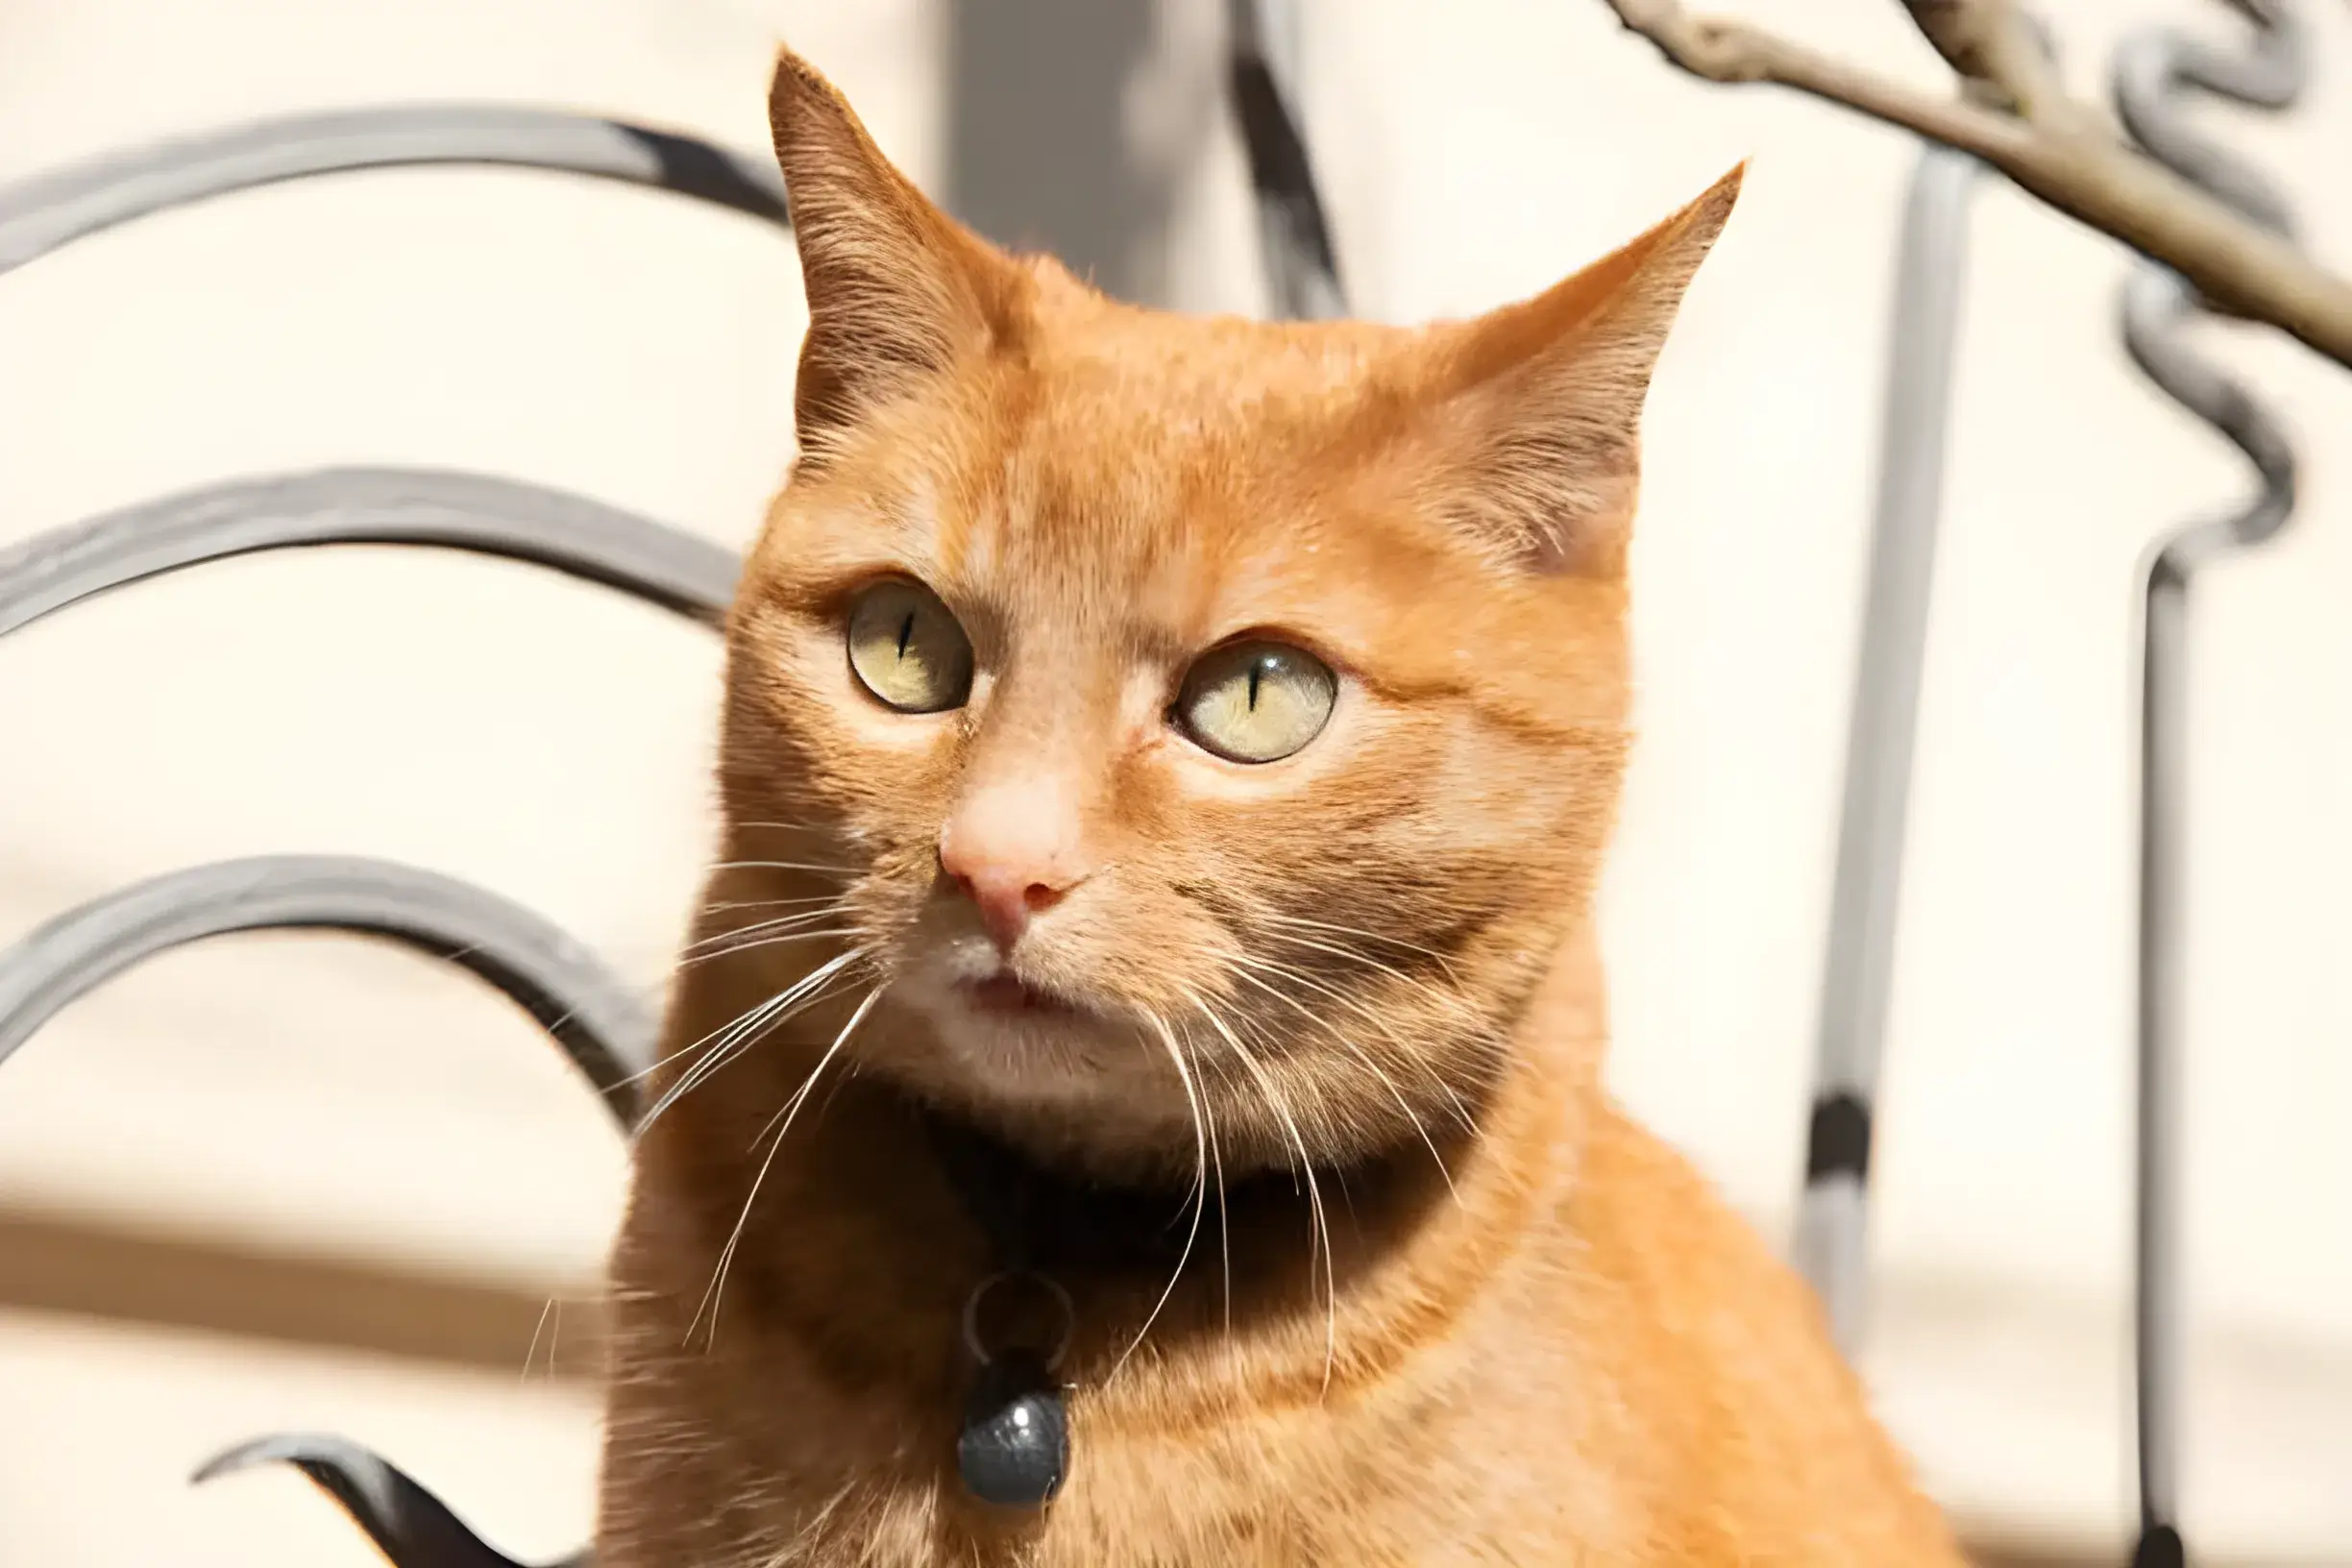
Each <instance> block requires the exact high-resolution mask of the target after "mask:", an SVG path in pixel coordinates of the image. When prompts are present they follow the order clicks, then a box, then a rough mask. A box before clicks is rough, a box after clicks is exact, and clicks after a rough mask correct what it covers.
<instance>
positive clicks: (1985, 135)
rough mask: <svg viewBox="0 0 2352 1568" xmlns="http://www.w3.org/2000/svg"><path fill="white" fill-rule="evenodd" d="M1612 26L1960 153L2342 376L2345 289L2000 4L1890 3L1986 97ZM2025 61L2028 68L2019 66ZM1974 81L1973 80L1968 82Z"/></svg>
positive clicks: (1784, 46)
mask: <svg viewBox="0 0 2352 1568" xmlns="http://www.w3.org/2000/svg"><path fill="white" fill-rule="evenodd" d="M1608 5H1609V8H1610V9H1611V10H1612V11H1614V12H1616V13H1617V19H1618V20H1619V21H1621V22H1622V23H1624V24H1625V26H1626V27H1627V28H1628V29H1629V30H1630V31H1632V32H1634V33H1637V34H1639V35H1641V37H1644V38H1647V39H1648V40H1649V41H1650V42H1651V43H1653V44H1654V45H1655V46H1656V47H1657V50H1658V52H1659V53H1660V54H1662V55H1664V56H1665V57H1666V58H1667V59H1668V60H1669V61H1673V62H1674V63H1675V64H1676V65H1678V66H1680V67H1681V68H1682V69H1683V70H1685V71H1688V72H1690V73H1691V74H1692V75H1694V76H1698V77H1702V78H1704V79H1705V80H1707V81H1709V82H1725V83H1743V82H1765V83H1770V84H1773V85H1774V86H1783V87H1789V88H1793V89H1795V90H1796V91H1799V92H1803V93H1809V94H1811V95H1812V96H1814V97H1816V98H1822V99H1825V100H1827V101H1828V102H1831V103H1836V104H1843V105H1844V106H1845V107H1847V108H1848V109H1851V110H1856V111H1857V112H1860V113H1863V114H1868V115H1870V116H1871V117H1872V118H1874V119H1878V120H1883V121H1885V122H1887V123H1888V124H1890V125H1896V126H1900V127H1901V128H1903V129H1904V130H1906V131H1910V132H1913V133H1915V134H1917V135H1923V136H1926V137H1929V138H1931V139H1933V140H1936V141H1940V142H1943V143H1945V144H1946V145H1948V146H1951V147H1956V148H1958V149H1959V150H1960V151H1962V152H1964V153H1971V154H1973V155H1974V156H1976V157H1977V158H1980V159H1984V161H1985V162H1986V163H1988V164H1990V165H1992V166H1993V167H1994V168H1997V169H1998V170H1999V171H2000V172H2001V173H2003V174H2005V175H2007V176H2008V177H2009V178H2010V179H2011V180H2012V181H2014V182H2015V183H2016V184H2018V185H2020V186H2021V187H2022V188H2023V189H2025V190H2027V191H2029V192H2031V193H2032V194H2033V195H2035V196H2038V197H2040V198H2041V199H2042V200H2043V201H2045V202H2046V203H2048V204H2049V205H2050V206H2052V207H2054V208H2058V209H2059V210H2060V211H2062V212H2065V213H2067V214H2068V215H2069V216H2070V217H2074V218H2077V219H2079V220H2080V221H2082V222H2084V223H2087V224H2089V225H2090V226H2091V227H2092V228H2094V229H2097V230H2100V231H2101V232H2103V233H2108V234H2112V235H2114V236H2115V237H2116V238H2117V239H2119V240H2121V241H2122V242H2123V243H2124V244H2126V245H2129V246H2131V247H2132V248H2133V249H2134V250H2136V251H2139V252H2140V253H2141V254H2143V255H2144V256H2147V257H2151V258H2152V259H2154V260H2157V261H2161V262H2163V263H2164V264H2165V265H2167V266H2168V267H2170V268H2172V269H2173V270H2174V271H2176V272H2178V273H2179V274H2181V276H2182V277H2184V278H2186V279H2188V280H2189V282H2192V283H2193V284H2194V285H2196V287H2197V289H2198V291H2199V292H2200V293H2202V294H2203V295H2204V296H2205V297H2206V299H2207V300H2209V301H2210V302H2211V303H2212V304H2213V305H2214V306H2217V307H2218V308H2221V309H2224V310H2229V311H2234V312H2236V313H2237V314H2239V315H2242V316H2246V317H2249V318H2251V319H2253V320H2256V321H2262V322H2267V323H2269V324H2270V325H2271V326H2274V327H2277V328H2279V329H2280V330H2282V331H2286V332H2289V333H2291V335H2293V336H2294V337H2296V338H2297V339H2299V340H2300V341H2302V342H2303V343H2305V344H2307V345H2309V346H2310V347H2311V348H2313V349H2315V350H2316V351H2317V352H2319V353H2320V354H2323V355H2327V356H2328V357H2329V358H2331V359H2333V360H2335V361H2336V362H2337V363H2338V364H2340V365H2343V366H2345V367H2346V368H2347V369H2352V282H2346V281H2345V280H2344V279H2341V278H2339V277H2336V276H2335V275H2333V274H2331V273H2329V272H2328V271H2327V270H2326V269H2325V268H2322V267H2320V266H2318V265H2317V264H2315V262H2313V261H2312V259H2311V258H2310V257H2306V256H2305V255H2304V254H2303V253H2302V252H2300V251H2298V250H2297V249H2295V247H2294V246H2293V245H2291V244H2290V243H2289V242H2288V241H2286V240H2284V239H2282V238H2280V237H2278V236H2277V235H2275V234H2272V233H2269V232H2268V231H2266V230H2265V229H2263V228H2261V227H2259V226H2258V225H2256V224H2253V223H2250V222H2248V221H2246V220H2245V219H2243V218H2242V217H2240V216H2239V215H2238V214H2237V213H2235V212H2233V211H2231V210H2230V208H2227V207H2225V206H2223V205H2222V204H2221V203H2220V202H2218V201H2217V200H2216V199H2215V198H2213V197H2211V196H2209V195H2207V194H2206V193H2205V192H2204V191H2202V190H2199V189H2198V188H2197V187H2196V186H2194V185H2193V184H2190V183H2189V182H2188V181H2186V180H2184V179H2182V178H2181V177H2180V176H2178V175H2176V174H2174V173H2173V172H2172V171H2171V170H2170V169H2168V168H2166V167H2165V166H2164V165H2163V164H2161V163H2158V162H2156V161H2155V160H2154V159H2149V158H2145V157H2143V156H2142V155H2140V154H2139V153H2137V152H2135V151H2133V150H2132V149H2131V148H2130V147H2128V146H2126V145H2124V144H2123V143H2122V142H2120V141H2119V140H2117V139H2116V138H2114V137H2112V136H2109V135H2106V134H2105V133H2104V132H2103V131H2101V130H2099V129H2097V128H2096V127H2095V124H2094V123H2093V122H2092V120H2091V117H2090V116H2089V115H2088V114H2087V113H2086V112H2085V111H2084V110H2083V108H2082V106H2081V105H2079V104H2076V103H2074V102H2073V101H2072V100H2070V99H2068V98H2066V97H2065V96H2064V95H2063V94H2062V93H2059V92H2058V91H2057V90H2056V76H2055V73H2054V72H2052V71H2050V70H2049V68H2048V65H2047V63H2046V59H2045V57H2043V55H2042V54H2041V51H2040V46H2039V43H2038V41H2037V40H2035V39H2034V38H2033V36H2032V33H2031V30H2030V27H2029V26H2028V25H2027V23H2026V22H2025V19H2024V17H2023V16H2022V15H2021V13H2019V12H2017V11H2016V9H2015V7H2014V6H2013V5H2012V4H2011V0H1904V5H1905V8H1906V9H1907V10H1908V11H1909V12H1911V14H1912V16H1913V18H1914V19H1915V20H1917V21H1918V22H1919V23H1920V27H1921V30H1922V32H1923V33H1925V34H1926V35H1927V37H1928V41H1929V42H1930V43H1932V44H1934V45H1935V46H1936V49H1937V52H1938V53H1940V54H1942V55H1943V56H1944V57H1945V59H1946V60H1948V61H1952V62H1953V64H1954V66H1955V67H1956V68H1959V69H1962V70H1965V71H1966V72H1967V73H1968V75H1969V79H1970V80H1971V81H1972V82H1974V83H1977V84H1981V85H1982V86H1983V87H1987V88H1990V89H1992V92H1991V94H1989V95H1990V96H1994V97H1995V98H1996V101H1997V102H2007V103H2015V104H2016V105H2017V106H2018V108H2019V110H2020V111H2021V114H2022V115H2023V116H2024V117H2021V115H2020V114H2012V113H2005V112H2002V111H2001V110H1998V109H1996V108H1992V107H1987V105H1986V104H1985V103H1984V102H1982V101H1981V99H1982V98H1983V97H1985V96H1988V94H1986V93H1983V92H1981V91H1980V92H1979V94H1977V101H1971V100H1970V99H1962V100H1957V101H1955V100H1949V99H1939V98H1930V97H1927V96H1924V95H1923V94H1920V93H1915V92H1913V91H1912V90H1911V89H1909V88H1908V87H1905V86H1900V85H1899V84H1897V83H1895V82H1891V81H1889V80H1887V79H1886V78H1884V77H1882V76H1878V75H1876V74H1875V73H1873V72H1871V71H1867V70H1863V69H1861V68H1860V67H1858V66H1854V65H1850V64H1848V63H1847V62H1845V61H1840V60H1835V59H1832V58H1831V57H1829V56H1827V55H1824V54H1821V53H1819V52H1817V51H1815V50H1812V49H1808V48H1806V47H1805V46H1804V45H1802V44H1800V43H1797V42H1794V41H1792V40H1790V39H1787V38H1783V37H1778V36H1777V35H1775V34H1772V33H1768V32H1765V31H1764V30H1762V29H1760V28H1756V27H1752V26H1750V25H1749V24H1747V23H1745V22H1738V21H1732V20H1729V19H1727V18H1718V17H1707V16H1692V15H1689V14H1687V13H1685V12H1683V10H1682V8H1681V7H1680V5H1678V4H1677V3H1676V0H1608ZM2027 57H2031V60H2032V63H2030V64H2028V63H2025V61H2026V58H2027ZM1979 73H1982V74H1979Z"/></svg>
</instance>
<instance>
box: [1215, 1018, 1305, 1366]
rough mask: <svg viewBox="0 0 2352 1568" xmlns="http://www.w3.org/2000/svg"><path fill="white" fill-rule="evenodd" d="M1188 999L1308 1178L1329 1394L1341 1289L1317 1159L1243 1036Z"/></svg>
mask: <svg viewBox="0 0 2352 1568" xmlns="http://www.w3.org/2000/svg"><path fill="white" fill-rule="evenodd" d="M1185 996H1186V998H1187V999H1188V1000H1189V1001H1190V1002H1191V1003H1192V1005H1193V1006H1194V1007H1196V1008H1198V1009H1200V1011H1201V1016H1202V1017H1206V1018H1207V1019H1208V1020H1209V1026H1210V1027H1211V1028H1213V1029H1214V1030H1215V1031H1216V1032H1217V1033H1218V1034H1220V1035H1222V1036H1224V1037H1225V1043H1226V1044H1227V1045H1229V1046H1231V1047H1232V1048H1233V1052H1234V1055H1235V1056H1236V1057H1237V1058H1238V1059H1239V1060H1240V1062H1241V1064H1242V1066H1245V1067H1247V1068H1248V1069H1249V1071H1250V1074H1251V1076H1253V1077H1255V1078H1256V1079H1257V1080H1258V1087H1259V1090H1260V1091H1261V1092H1262V1094H1263V1095H1264V1096H1265V1103H1266V1109H1268V1110H1270V1111H1272V1112H1273V1113H1274V1115H1276V1116H1277V1117H1279V1118H1281V1121H1282V1124H1283V1130H1284V1131H1285V1132H1286V1133H1287V1134H1288V1135H1289V1137H1290V1145H1291V1147H1292V1148H1295V1149H1296V1150H1298V1157H1299V1166H1300V1168H1301V1170H1303V1171H1304V1172H1305V1173H1306V1177H1307V1207H1308V1211H1309V1213H1311V1215H1312V1216H1313V1219H1314V1229H1313V1231H1312V1232H1311V1238H1310V1250H1309V1252H1308V1255H1307V1262H1308V1266H1309V1267H1310V1268H1311V1267H1313V1266H1314V1249H1315V1248H1316V1247H1317V1246H1319V1248H1320V1250H1321V1252H1322V1254H1323V1304H1324V1317H1323V1392H1324V1393H1325V1394H1327V1395H1328V1394H1329V1393H1330V1392H1331V1381H1332V1368H1333V1366H1334V1364H1335V1363H1336V1362H1337V1360H1338V1359H1339V1286H1338V1283H1337V1278H1336V1276H1335V1273H1334V1272H1333V1268H1332V1243H1331V1225H1330V1222H1329V1220H1328V1219H1326V1217H1325V1215H1324V1213H1323V1189H1322V1188H1321V1187H1320V1186H1319V1185H1317V1183H1316V1182H1315V1173H1314V1160H1313V1159H1312V1157H1311V1156H1310V1155H1309V1154H1308V1152H1307V1140H1306V1139H1303V1138H1301V1137H1300V1136H1299V1130H1298V1123H1297V1121H1296V1120H1294V1119H1292V1117H1291V1115H1290V1110H1289V1107H1288V1106H1286V1105H1285V1104H1284V1103H1283V1099H1282V1096H1281V1095H1280V1094H1278V1093H1276V1092H1275V1089H1274V1083H1273V1080H1272V1079H1271V1078H1269V1077H1268V1076H1267V1075H1266V1070H1265V1068H1264V1067H1263V1066H1260V1065H1259V1062H1258V1059H1257V1058H1256V1057H1255V1056H1253V1055H1251V1054H1250V1051H1249V1048H1248V1047H1247V1046H1245V1045H1243V1044H1242V1043H1241V1040H1240V1037H1239V1036H1237V1035H1236V1034H1235V1033H1234V1032H1233V1031H1232V1030H1231V1029H1229V1028H1227V1027H1226V1026H1225V1020H1224V1019H1223V1018H1220V1017H1217V1016H1216V1014H1215V1013H1214V1012H1213V1010H1212V1009H1211V1008H1210V1006H1209V1004H1208V1003H1207V1002H1205V1001H1203V1000H1202V999H1201V998H1200V997H1199V996H1197V995H1195V994H1194V993H1193V992H1190V991H1187V992H1185ZM1310 1299H1311V1293H1310Z"/></svg>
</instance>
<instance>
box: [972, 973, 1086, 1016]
mask: <svg viewBox="0 0 2352 1568" xmlns="http://www.w3.org/2000/svg"><path fill="white" fill-rule="evenodd" d="M955 993H956V996H957V997H958V999H960V1000H961V1001H962V1002H963V1003H964V1004H965V1005H966V1006H968V1007H969V1008H970V1009H971V1010H972V1011H973V1012H975V1013H985V1014H989V1015H992V1016H993V1017H1012V1018H1044V1017H1062V1018H1075V1017H1079V1016H1080V1015H1081V1014H1082V1013H1084V1012H1085V1009H1083V1008H1081V1007H1079V1006H1078V1004H1077V1003H1075V1002H1072V1001H1070V1000H1068V999H1067V998H1066V997H1062V996H1057V995H1055V994H1054V993H1053V992H1050V991H1045V990H1043V989H1041V988H1040V987H1037V986H1033V985H1030V984H1028V983H1027V982H1025V981H1023V980H1022V979H1020V978H1019V977H1018V976H1017V975H1016V974H1014V973H1013V972H1012V971H1011V970H1009V969H999V970H997V971H996V972H995V973H994V974H989V975H982V976H980V977H979V978H977V979H972V980H962V981H958V982H957V983H956V986H955Z"/></svg>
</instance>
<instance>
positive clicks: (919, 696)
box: [849, 577, 972, 713]
mask: <svg viewBox="0 0 2352 1568" xmlns="http://www.w3.org/2000/svg"><path fill="white" fill-rule="evenodd" d="M849 668H850V669H851V670H852V671H854V672H856V674H857V677H858V683H859V684H860V685H862V686H864V687H865V688H866V689H867V690H868V691H870V692H871V693H873V695H874V696H875V697H877V698H880V699H881V700H882V701H883V702H885V703H887V704H889V705H890V706H891V707H894V708H896V709H897V710H898V711H899V712H900V713H942V712H944V711H945V710H947V709H949V708H960V707H962V706H963V705H964V699H965V698H968V697H969V696H970V695H971V679H972V650H971V639H970V638H968V637H967V636H965V635H964V628H963V626H961V625H958V624H957V622H956V618H955V617H954V616H953V615H951V614H949V613H948V610H947V606H946V605H944V604H943V603H941V602H940V598H939V595H937V594H935V593H933V592H932V591H931V590H930V589H928V588H925V587H924V586H923V585H922V584H921V583H919V582H910V581H908V580H906V579H905V578H903V577H893V578H890V579H889V580H887V581H883V582H877V583H875V584H874V585H873V586H872V587H870V588H869V589H867V590H866V591H865V592H864V593H862V594H860V595H859V596H858V599H857V602H856V603H854V604H852V605H851V606H850V608H849Z"/></svg>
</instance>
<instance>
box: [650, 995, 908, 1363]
mask: <svg viewBox="0 0 2352 1568" xmlns="http://www.w3.org/2000/svg"><path fill="white" fill-rule="evenodd" d="M883 989H884V988H883V987H881V986H876V987H874V989H873V990H871V991H870V992H867V993H866V995H865V998H864V999H863V1000H861V1001H860V1002H859V1003H858V1005H857V1011H856V1012H854V1013H852V1014H850V1015H849V1021H848V1022H847V1023H845V1024H843V1025H842V1030H841V1033H840V1034H838V1035H835V1036H834V1037H833V1043H832V1044H830V1045H828V1046H826V1047H825V1050H824V1054H823V1055H822V1056H821V1057H819V1058H818V1059H817V1065H816V1066H813V1067H811V1068H810V1069H809V1073H808V1076H807V1077H806V1078H803V1079H801V1080H800V1087H799V1089H797V1090H795V1091H794V1093H793V1096H792V1098H791V1099H789V1100H787V1101H785V1102H784V1109H783V1110H781V1111H779V1112H777V1113H776V1120H775V1121H771V1122H770V1123H769V1125H770V1126H772V1127H775V1129H776V1135H775V1141H774V1142H772V1143H771V1144H770V1145H769V1146H768V1157H767V1158H766V1159H764V1160H762V1161H761V1162H760V1167H759V1171H758V1173H757V1174H756V1175H754V1176H753V1177H752V1178H751V1190H750V1191H749V1192H747V1193H746V1194H745V1195H744V1206H743V1213H741V1214H740V1215H738V1216H737V1217H736V1220H735V1229H734V1231H733V1233H732V1234H731V1235H729V1236H728V1237H727V1239H726V1245H725V1246H724V1247H723V1248H721V1249H720V1252H719V1266H718V1267H717V1269H715V1270H714V1271H713V1272H712V1274H711V1283H710V1288H709V1289H707V1290H705V1291H703V1292H702V1300H701V1302H700V1304H698V1306H697V1307H696V1308H695V1314H694V1316H693V1317H692V1318H690V1319H689V1320H688V1321H687V1324H686V1338H687V1339H688V1341H692V1340H693V1338H694V1331H695V1325H697V1324H698V1323H700V1322H701V1321H702V1314H703V1312H704V1311H708V1312H709V1313H710V1333H709V1335H707V1336H706V1337H705V1338H704V1339H703V1346H704V1348H705V1349H708V1348H709V1347H710V1346H711V1345H713V1344H715V1343H717V1342H718V1338H719V1299H720V1296H721V1295H722V1294H723V1292H724V1291H725V1289H726V1277H727V1269H728V1267H729V1265H731V1264H732V1263H733V1262H735V1249H736V1248H737V1247H739V1246H740V1245H742V1244H743V1237H744V1228H745V1227H746V1226H747V1225H749V1224H750V1223H751V1206H752V1205H753V1204H754V1203H756V1202H758V1201H759V1192H760V1184H762V1183H763V1182H765V1181H767V1179H768V1170H769V1167H770V1166H772V1165H773V1164H775V1157H776V1151H777V1150H779V1149H781V1148H783V1147H784V1137H785V1135H786V1134H787V1133H790V1132H791V1131H792V1124H793V1115H794V1114H795V1113H796V1112H797V1111H798V1110H799V1109H800V1107H801V1106H802V1105H804V1104H806V1103H807V1101H808V1096H809V1090H813V1089H815V1088H816V1087H817V1080H818V1079H819V1078H821V1077H822V1076H823V1075H824V1069H825V1067H826V1066H827V1065H828V1064H830V1063H831V1062H832V1060H833V1058H834V1057H835V1056H837V1055H839V1054H840V1052H841V1048H842V1047H843V1046H844V1045H846V1044H847V1043H848V1042H849V1037H850V1036H851V1035H852V1034H854V1033H855V1032H856V1031H857V1026H858V1025H859V1024H861V1023H864V1022H865V1021H866V1015H867V1014H869V1013H870V1012H872V1011H873V1005H874V1003H875V1002H877V1001H879V1000H881V998H882V992H883ZM777 1122H781V1123H782V1125H780V1126H778V1125H777ZM762 1136H765V1133H764V1131H763V1134H762ZM758 1141H759V1140H758V1139H752V1144H753V1146H754V1147H757V1146H758Z"/></svg>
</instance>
